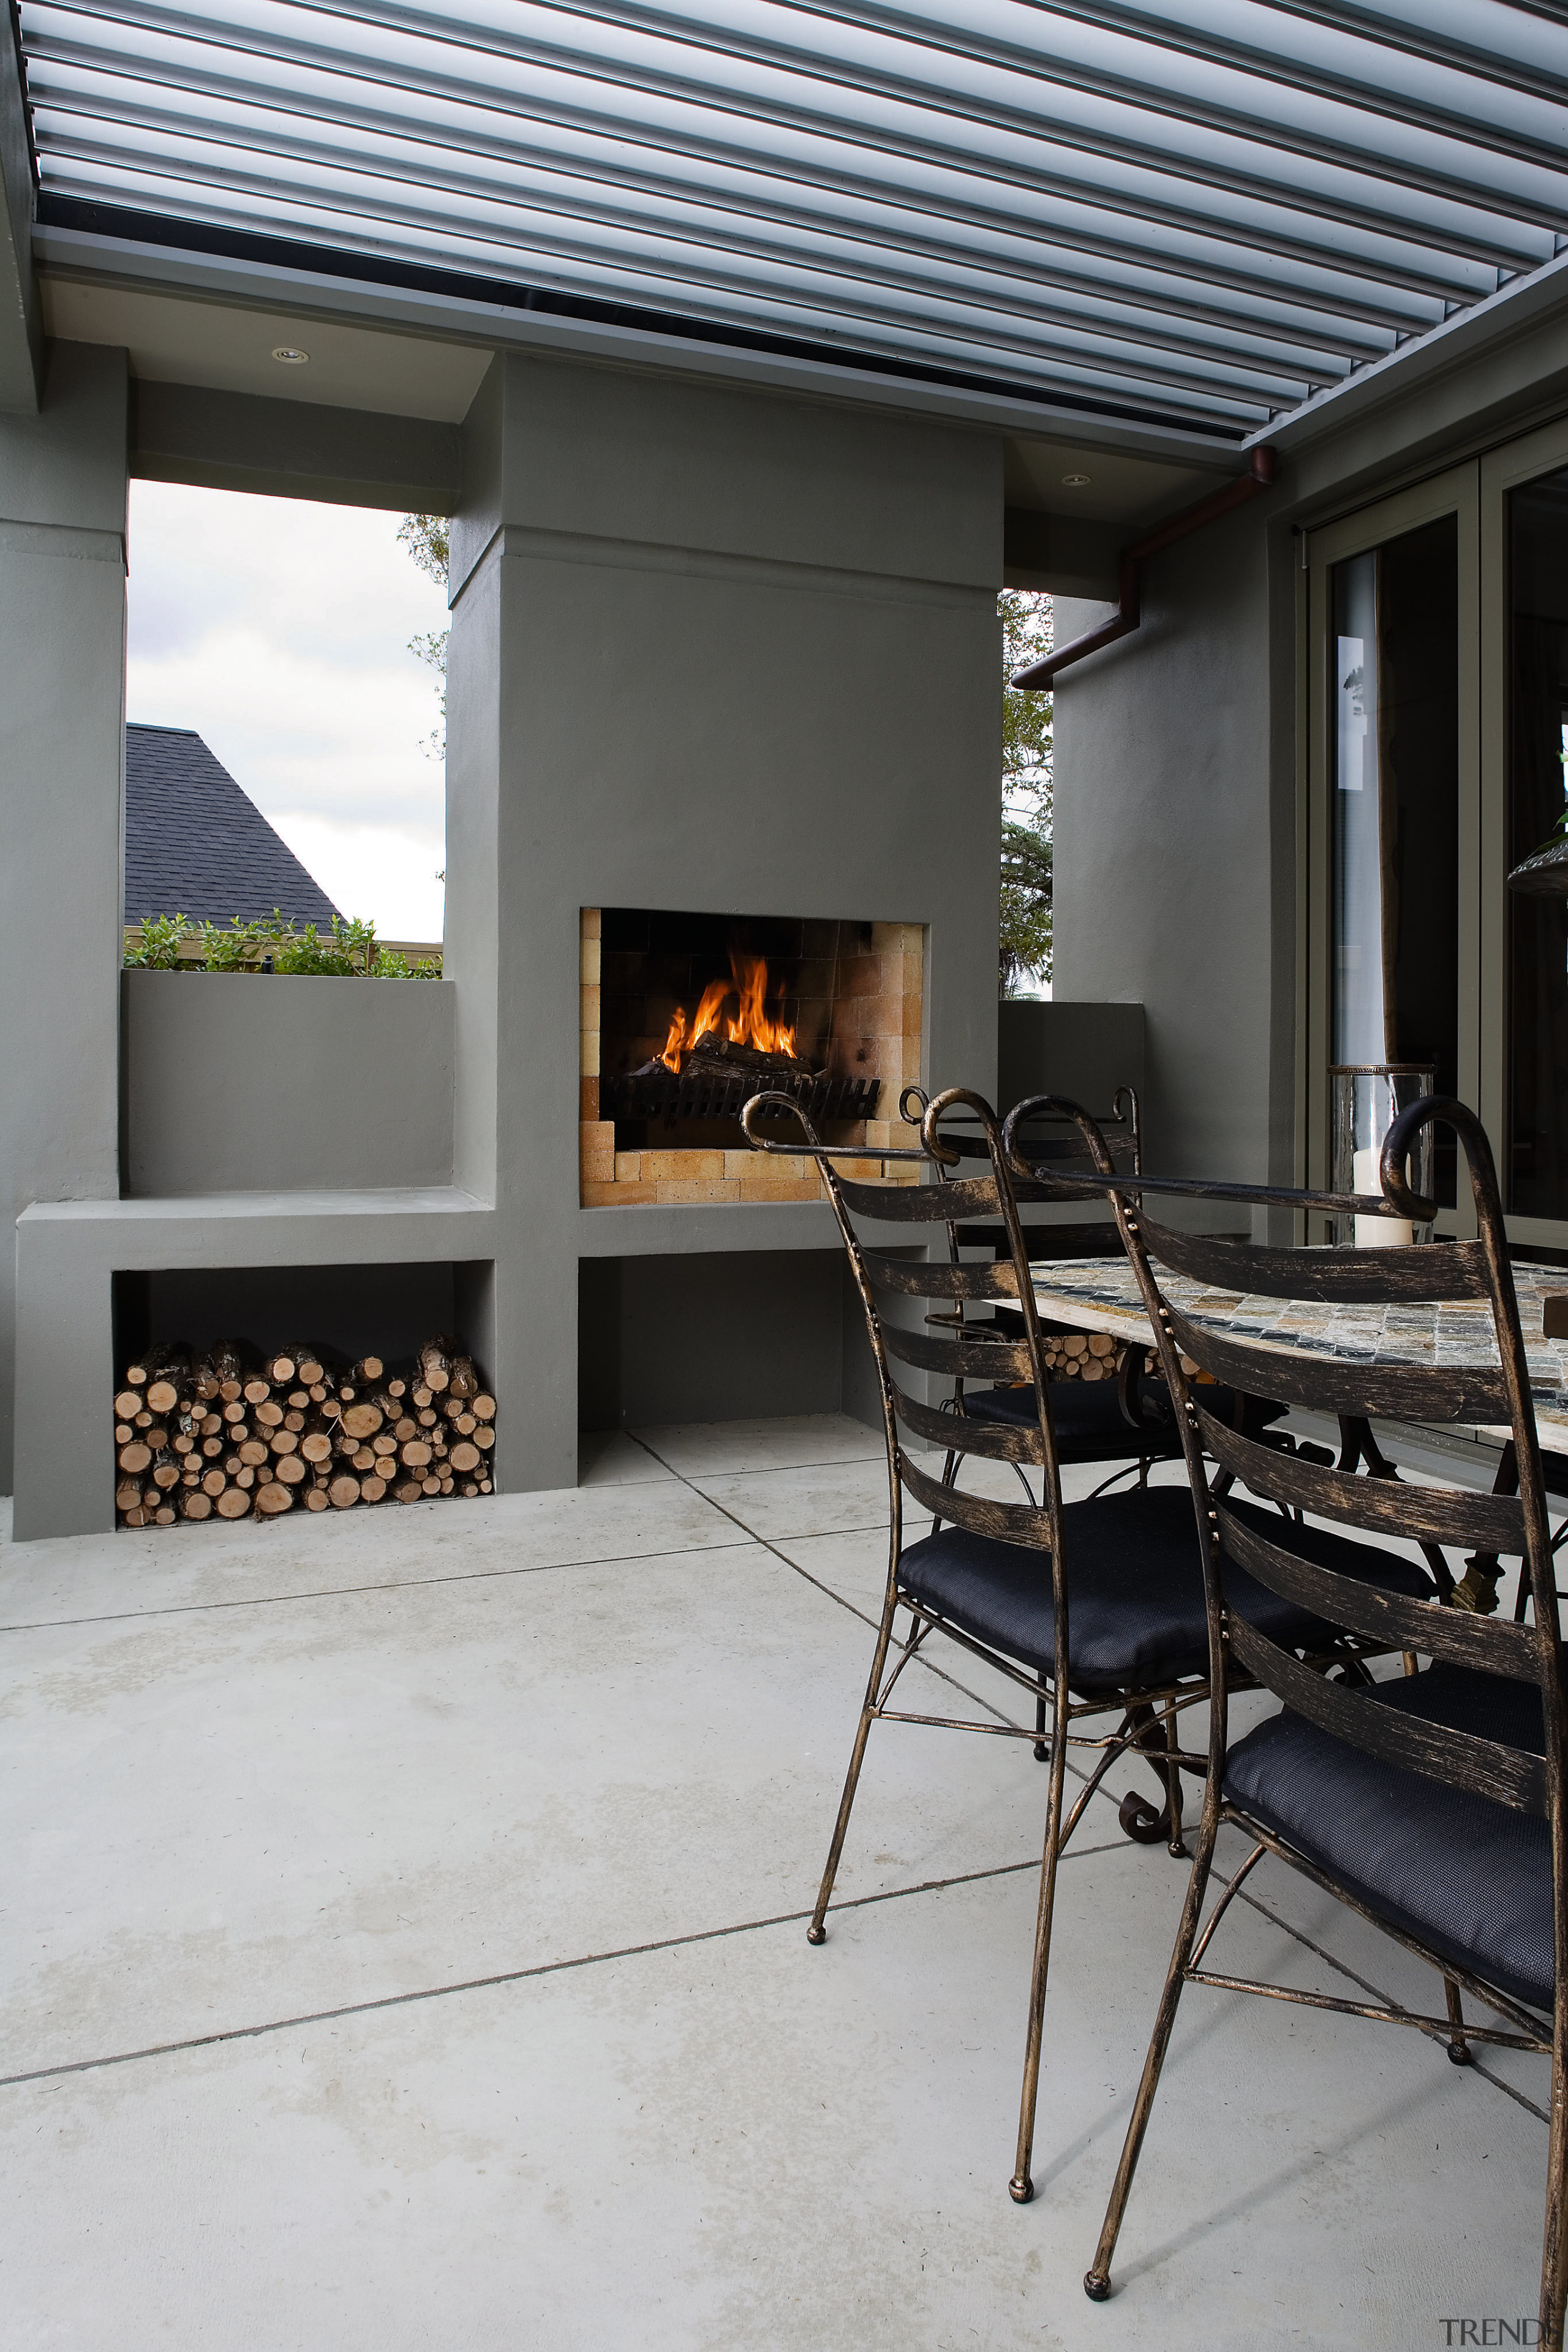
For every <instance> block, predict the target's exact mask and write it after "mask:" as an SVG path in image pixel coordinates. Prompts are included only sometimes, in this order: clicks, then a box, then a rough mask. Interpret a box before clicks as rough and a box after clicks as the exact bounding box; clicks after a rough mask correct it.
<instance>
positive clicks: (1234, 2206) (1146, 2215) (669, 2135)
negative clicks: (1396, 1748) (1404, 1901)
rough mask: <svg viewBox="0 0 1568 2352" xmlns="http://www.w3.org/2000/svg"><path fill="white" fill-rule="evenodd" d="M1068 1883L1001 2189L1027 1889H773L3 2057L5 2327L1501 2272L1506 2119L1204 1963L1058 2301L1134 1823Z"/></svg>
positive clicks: (1018, 1883) (790, 2321) (1026, 2325)
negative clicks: (82, 2069) (1136, 2143)
mask: <svg viewBox="0 0 1568 2352" xmlns="http://www.w3.org/2000/svg"><path fill="white" fill-rule="evenodd" d="M1064 1876H1072V1877H1075V1878H1077V1879H1078V1880H1079V1882H1080V1883H1081V1891H1080V1893H1079V1899H1078V1900H1076V1901H1075V1902H1073V1903H1072V1904H1070V1905H1069V1906H1065V1908H1064V1915H1063V1924H1062V1932H1061V1935H1060V1939H1059V1944H1058V1968H1057V1971H1056V1982H1055V1984H1054V1986H1053V1991H1052V2007H1051V2011H1050V2012H1049V2015H1050V2026H1051V2032H1050V2044H1049V2056H1048V2060H1047V2070H1046V2075H1045V2086H1044V2094H1043V2097H1042V2103H1041V2126H1040V2135H1039V2157H1038V2160H1037V2185H1038V2192H1039V2193H1038V2194H1037V2199H1036V2201H1035V2202H1034V2203H1033V2204H1032V2205H1030V2206H1027V2207H1025V2208H1018V2207H1016V2206H1014V2205H1013V2204H1012V2203H1011V2202H1010V2200H1009V2199H1008V2198H1007V2195H1006V2191H1005V2180H1006V2175H1007V2171H1008V2168H1009V2166H1010V2161H1011V2146H1012V2137H1013V2127H1014V2116H1015V2112H1016V2095H1017V2087H1018V2061H1019V2046H1018V2045H1019V2041H1020V2035H1019V2032H1018V2030H1017V2028H1018V2023H1019V2018H1018V2009H1017V2003H1016V1998H1015V1997H1014V1996H1015V1991H1016V1956H1017V1954H1018V1953H1019V1951H1020V1950H1022V1949H1025V1948H1026V1946H1027V1941H1028V1934H1029V1922H1030V1915H1031V1909H1032V1898H1031V1890H1030V1887H1029V1885H1028V1883H1027V1881H1026V1880H1025V1879H1022V1878H1004V1879H993V1880H989V1881H986V1882H984V1883H982V1884H979V1885H969V1886H964V1887H959V1888H953V1889H950V1890H948V1891H946V1892H943V1893H942V1894H937V1895H927V1896H923V1897H916V1898H911V1899H910V1900H909V1901H905V1902H891V1903H886V1904H880V1905H877V1906H871V1907H868V1908H865V1909H861V1910H859V1911H856V1912H851V1913H847V1914H845V1915H842V1916H840V1917H839V1919H838V1920H837V1922H836V1923H835V1927H834V1932H833V1934H832V1936H831V1937H830V1939H829V1941H828V1943H827V1945H826V1946H825V1947H824V1948H822V1949H821V1950H820V1951H817V1952H811V1951H809V1950H808V1949H807V1948H806V1946H805V1942H804V1940H803V1938H802V1937H801V1934H800V1930H799V1927H798V1925H791V1926H789V1927H779V1928H773V1929H768V1930H763V1931H761V1932H756V1933H752V1934H741V1935H735V1936H731V1937H721V1938H719V1939H716V1940H714V1941H712V1942H710V1943H706V1944H700V1945H695V1946H693V1945H684V1946H680V1947H678V1948H673V1949H667V1950H664V1951H660V1952H657V1953H650V1954H644V1955H640V1956H636V1957H631V1958H623V1959H616V1960H613V1961H610V1962H608V1963H605V1964H601V1965H599V1966H590V1967H584V1968H576V1969H566V1970H563V1971H561V1972H560V1973H558V1974H555V1975H553V1976H551V1977H547V1978H543V1979H532V1980H531V1981H528V1982H525V1983H521V1984H517V1985H511V1986H506V1987H499V1988H494V1989H490V1990H485V1991H482V1992H476V1993H470V1994H464V1995H458V1996H453V1997H448V1998H447V1999H443V2000H431V2001H420V2002H416V2003H413V2004H411V2005H409V2006H407V2007H405V2008H403V2009H401V2010H397V2011H381V2012H378V2013H375V2014H373V2015H371V2016H361V2017H356V2018H341V2019H337V2020H333V2021H322V2022H320V2023H316V2024H312V2025H310V2026H307V2027H303V2028H289V2029H285V2030H283V2031H280V2032H271V2033H268V2034H264V2035H262V2036H261V2037H259V2038H258V2039H255V2040H252V2041H249V2042H241V2043H231V2044H228V2045H226V2046H224V2047H221V2048H219V2049H216V2050H205V2051H187V2052H181V2053H173V2054H171V2055H169V2056H166V2057H163V2058H160V2059H157V2060H154V2061H151V2062H146V2063H142V2064H141V2065H138V2066H136V2067H131V2068H113V2069H108V2070H103V2071H100V2072H96V2073H92V2074H81V2075H77V2076H73V2077H68V2078H65V2079H64V2080H56V2081H55V2082H54V2083H52V2084H34V2085H29V2086H26V2088H23V2089H21V2090H15V2091H11V2092H9V2093H7V2094H6V2096H5V2102H4V2105H0V2136H3V2138H4V2141H5V2157H6V2161H5V2167H4V2170H5V2179H6V2180H7V2182H8V2183H9V2187H8V2189H7V2190H6V2191H5V2196H6V2200H7V2202H8V2204H9V2208H10V2210H9V2216H8V2224H7V2228H6V2231H5V2235H6V2239H7V2242H8V2244H9V2246H10V2248H11V2250H12V2251H11V2253H10V2256H9V2258H8V2261H7V2266H6V2267H7V2298H8V2309H9V2318H8V2332H9V2335H10V2340H11V2341H12V2342H15V2343H16V2344H17V2345H19V2346H24V2347H28V2352H31V2347H35V2346H37V2347H42V2346H45V2345H50V2346H52V2345H54V2344H57V2343H70V2344H73V2345H75V2344H79V2345H89V2346H93V2347H110V2346H120V2345H124V2344H131V2343H135V2344H142V2343H149V2344H150V2343H154V2342H156V2343H159V2344H169V2345H172V2346H176V2347H182V2352H183V2347H193V2352H194V2347H198V2346H209V2345H213V2344H227V2343H243V2344H245V2345H246V2346H247V2347H254V2352H285V2347H287V2352H295V2347H301V2346H314V2345H317V2344H329V2343H330V2344H331V2346H332V2347H334V2352H386V2347H395V2348H396V2352H402V2347H425V2346H428V2345H433V2344H461V2345H463V2346H464V2347H471V2352H491V2347H494V2352H502V2347H505V2352H511V2347H515V2346H519V2345H524V2346H528V2347H542V2352H553V2347H574V2352H575V2347H601V2346H606V2345H627V2346H635V2347H639V2352H692V2347H695V2352H753V2347H754V2352H773V2347H781V2346H783V2347H802V2352H819V2347H820V2348H822V2352H839V2347H842V2352H852V2347H864V2346H870V2347H887V2352H906V2347H911V2346H916V2347H942V2352H948V2347H962V2346H963V2345H967V2344H979V2345H982V2346H984V2347H994V2352H1010V2347H1020V2348H1021V2347H1038V2346H1045V2347H1054V2348H1055V2352H1173V2347H1174V2352H1184V2347H1194V2352H1196V2347H1204V2352H1260V2348H1261V2347H1276V2346H1279V2347H1284V2346H1291V2347H1303V2346H1304V2347H1333V2352H1343V2347H1347V2346H1357V2347H1361V2346H1365V2347H1378V2352H1382V2347H1390V2352H1393V2347H1418V2346H1422V2345H1425V2344H1426V2343H1428V2342H1436V2343H1440V2342H1441V2341H1442V2340H1443V2339H1442V2335H1441V2330H1440V2324H1439V2323H1440V2321H1441V2319H1442V2317H1443V2316H1444V2315H1452V2314H1454V2313H1456V2312H1458V2313H1466V2312H1474V2313H1485V2312H1503V2313H1508V2314H1513V2313H1515V2312H1517V2311H1520V2310H1525V2311H1528V2310H1530V2309H1531V2307H1532V2297H1533V2278H1534V2269H1535V2264H1536V2261H1537V2256H1538V2245H1539V2229H1540V2210H1541V2182H1542V2169H1543V2158H1544V2135H1543V2134H1542V2131H1541V2128H1540V2126H1538V2125H1536V2124H1535V2123H1534V2122H1533V2120H1532V2119H1531V2118H1529V2117H1526V2116H1522V2115H1521V2111H1520V2110H1519V2109H1518V2108H1517V2107H1516V2106H1515V2105H1513V2104H1512V2103H1511V2102H1510V2101H1509V2100H1507V2099H1506V2098H1505V2097H1504V2096H1503V2095H1501V2094H1500V2092H1498V2091H1496V2090H1494V2089H1493V2088H1492V2087H1491V2086H1490V2085H1489V2084H1486V2083H1484V2082H1482V2081H1479V2079H1474V2078H1467V2077H1465V2076H1462V2075H1458V2074H1456V2073H1455V2071H1454V2070H1453V2069H1452V2068H1451V2067H1449V2066H1448V2065H1447V2063H1446V2061H1444V2060H1443V2059H1442V2058H1441V2056H1440V2055H1439V2054H1438V2053H1434V2052H1432V2051H1431V2050H1430V2049H1429V2048H1428V2047H1427V2046H1426V2044H1424V2043H1422V2042H1419V2041H1417V2040H1415V2037H1408V2036H1403V2035H1399V2034H1395V2033H1391V2032H1386V2031H1384V2032H1378V2031H1377V2030H1375V2029H1373V2028H1370V2027H1365V2028H1362V2029H1361V2030H1360V2032H1361V2038H1360V2039H1359V2040H1358V2041H1357V2042H1354V2043H1353V2044H1352V2047H1351V2048H1350V2049H1349V2050H1348V2051H1347V2049H1346V2047H1345V2045H1344V2040H1343V2035H1344V2032H1345V2031H1346V2029H1345V2028H1344V2027H1342V2025H1341V2023H1340V2021H1335V2020H1325V2019H1323V2018H1321V2017H1320V2016H1316V2015H1313V2014H1311V2013H1309V2012H1306V2011H1293V2012H1291V2017H1292V2020H1293V2021H1294V2030H1293V2031H1292V2032H1287V2033H1283V2034H1282V2033H1280V2032H1279V2031H1278V2030H1276V2029H1277V2016H1275V2015H1269V2014H1266V2013H1265V2012H1266V2011H1268V2010H1270V2009H1271V2008H1272V2005H1271V2004H1263V2003H1258V2002H1247V2001H1243V2000H1237V1999H1235V1998H1229V1999H1226V1997H1222V1996H1215V1995H1208V1996H1206V1997H1205V1999H1206V2002H1207V2006H1206V2007H1205V2008H1204V2009H1202V2010H1200V2009H1199V2007H1198V2003H1197V2000H1196V1999H1193V2000H1191V2001H1190V2004H1189V2007H1188V2009H1187V2011H1185V2012H1184V2015H1183V2016H1182V2018H1181V2019H1180V2020H1179V2021H1178V2025H1177V2031H1176V2035H1175V2039H1174V2042H1173V2050H1172V2054H1171V2059H1170V2062H1169V2065H1168V2069H1167V2083H1166V2095H1165V2097H1164V2099H1163V2103H1162V2105H1161V2106H1160V2107H1159V2108H1158V2109H1157V2111H1156V2116H1155V2121H1154V2126H1153V2128H1152V2132H1151V2136H1150V2141H1149V2145H1148V2148H1147V2151H1146V2154H1145V2158H1144V2163H1143V2167H1142V2174H1141V2177H1140V2180H1139V2183H1138V2186H1137V2189H1136V2191H1135V2196H1134V2201H1133V2204H1132V2207H1131V2213H1130V2216H1129V2221H1128V2225H1127V2230H1126V2232H1125V2236H1124V2241H1123V2251H1122V2257H1121V2262H1120V2263H1119V2266H1118V2272H1117V2280H1118V2291H1117V2294H1116V2295H1115V2297H1114V2299H1113V2300H1112V2302H1111V2303H1110V2305H1104V2306H1095V2305H1089V2303H1087V2302H1086V2300H1085V2298H1084V2296H1083V2294H1082V2291H1081V2288H1080V2285H1079V2280H1080V2278H1081V2274H1082V2272H1083V2270H1084V2267H1085V2265H1086V2263H1087V2261H1088V2259H1089V2253H1090V2252H1091V2251H1092V2247H1093V2242H1094V2238H1095V2235H1096V2232H1097V2230H1098V2226H1099V2221H1100V2213H1101V2210H1102V2209H1103V2203H1104V2199H1105V2195H1106V2191H1107V2187H1108V2183H1109V2180H1110V2173H1111V2170H1112V2168H1113V2166H1114V2163H1115V2159H1116V2156H1117V2153H1118V2149H1119V2147H1120V2142H1121V2133H1122V2130H1123V2127H1124V2123H1125V2117H1126V2113H1127V2108H1128V2105H1129V2101H1130V2097H1131V2087H1132V2082H1133V2079H1134V2077H1135V2074H1136V2071H1137V2066H1138V2063H1139V2061H1140V2059H1141V2055H1142V2040H1143V2036H1144V2032H1145V2031H1146V2026H1147V2020H1148V2015H1149V2012H1150V2011H1151V2009H1152V1999H1153V1994H1154V1989H1155V1986H1156V1984H1157V1979H1158V1968H1157V1966H1156V1965H1155V1964H1154V1960H1153V1956H1154V1954H1155V1952H1156V1951H1157V1950H1158V1948H1159V1947H1160V1946H1161V1945H1162V1944H1163V1943H1164V1942H1165V1941H1166V1940H1167V1937H1168V1932H1169V1929H1170V1926H1171V1923H1172V1920H1173V1914H1174V1908H1175V1900H1176V1893H1177V1889H1176V1886H1175V1884H1174V1882H1173V1881H1172V1880H1167V1879H1164V1878H1162V1877H1160V1876H1159V1875H1155V1874H1149V1873H1147V1872H1144V1871H1142V1870H1140V1868H1139V1867H1138V1866H1137V1863H1136V1859H1135V1858H1134V1857H1131V1856H1130V1855H1128V1854H1127V1853H1125V1852H1121V1853H1115V1854H1110V1855H1086V1856H1085V1857H1083V1858H1082V1859H1080V1860H1079V1861H1078V1862H1076V1863H1074V1864H1070V1865H1068V1869H1067V1871H1066V1872H1064ZM1111 1917H1113V1918H1114V1921H1115V1932H1113V1933H1108V1932H1107V1928H1108V1925H1109V1921H1110V1918H1111ZM1261 1940H1262V1938H1261V1937H1260V1941H1261Z"/></svg>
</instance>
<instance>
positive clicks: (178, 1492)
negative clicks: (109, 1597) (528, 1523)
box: [113, 1333, 496, 1528]
mask: <svg viewBox="0 0 1568 2352" xmlns="http://www.w3.org/2000/svg"><path fill="white" fill-rule="evenodd" d="M113 1410H114V1460H115V1490H114V1507H115V1516H116V1518H117V1520H118V1521H119V1524H120V1525H121V1526H122V1527H129V1528H145V1527H173V1526H174V1525H175V1524H176V1522H177V1521H179V1520H182V1519H183V1520H187V1521H191V1522H194V1523H200V1522H201V1521H202V1520H204V1519H210V1518H213V1517H216V1518H220V1519H241V1518H246V1517H251V1516H254V1517H258V1518H262V1519H269V1518H281V1517H283V1516H284V1515H285V1514H286V1513H288V1512H289V1511H291V1510H293V1509H296V1508H298V1507H303V1508H304V1509H306V1510H308V1511H324V1510H340V1511H344V1510H352V1509H353V1508H355V1507H357V1506H359V1505H360V1504H362V1503H365V1504H370V1503H379V1502H381V1501H383V1500H384V1498H385V1497H386V1496H388V1495H392V1496H395V1498H396V1500H397V1501H399V1502H405V1503H409V1502H418V1501H422V1500H423V1499H425V1498H426V1496H429V1497H440V1496H476V1495H488V1494H489V1493H491V1492H492V1491H493V1487H494V1481H493V1479H492V1477H491V1475H490V1471H489V1450H490V1448H491V1447H492V1446H493V1445H494V1444H495V1431H494V1428H493V1426H492V1424H493V1423H494V1419H495V1410H496V1406H495V1399H494V1397H493V1396H491V1395H490V1394H489V1392H488V1391H486V1390H485V1389H484V1387H483V1385H482V1383H481V1379H480V1375H479V1370H478V1369H477V1367H476V1366H475V1364H474V1361H473V1359H472V1357H471V1356H469V1355H468V1352H467V1350H466V1349H464V1347H463V1343H462V1341H461V1340H460V1339H457V1338H455V1337H453V1336H452V1335H451V1334H449V1333H443V1334H441V1335H440V1336H438V1337H437V1338H436V1339H428V1340H426V1342H425V1344H424V1346H423V1347H422V1348H421V1349H419V1351H418V1354H417V1356H416V1358H415V1360H414V1361H413V1362H412V1364H410V1365H408V1366H406V1367H405V1369H404V1370H401V1371H395V1372H393V1373H392V1374H391V1375H390V1376H388V1374H387V1368H386V1366H385V1364H384V1360H383V1359H382V1358H380V1357H379V1356H363V1357H361V1358H360V1359H359V1360H358V1362H357V1363H355V1364H354V1365H353V1367H352V1369H351V1368H350V1367H349V1365H348V1364H347V1361H346V1360H345V1359H344V1358H342V1357H341V1356H338V1355H336V1354H335V1353H334V1352H333V1351H332V1350H331V1349H327V1348H324V1347H322V1346H321V1345H320V1344H318V1343H315V1342H310V1343H305V1342H291V1343H290V1344H289V1345H288V1346H286V1347H283V1348H279V1349H273V1350H272V1351H271V1352H270V1354H268V1355H266V1356H262V1355H260V1354H259V1353H258V1351H257V1350H256V1349H253V1348H250V1347H249V1346H247V1344H246V1343H245V1342H243V1341H239V1340H228V1341H225V1342H223V1343H222V1344H221V1345H220V1346H218V1347H216V1348H213V1349H209V1350H208V1352H207V1353H206V1354H205V1356H200V1357H198V1356H196V1355H195V1353H194V1351H193V1350H192V1349H189V1348H186V1347H165V1348H162V1349H155V1350H154V1349H149V1350H148V1351H147V1352H146V1354H145V1355H143V1356H142V1357H141V1358H140V1359H138V1360H137V1361H136V1362H135V1363H132V1364H129V1365H127V1366H126V1368H125V1373H124V1378H123V1381H122V1383H121V1386H119V1387H118V1388H117V1389H116V1391H115V1393H114V1400H113Z"/></svg>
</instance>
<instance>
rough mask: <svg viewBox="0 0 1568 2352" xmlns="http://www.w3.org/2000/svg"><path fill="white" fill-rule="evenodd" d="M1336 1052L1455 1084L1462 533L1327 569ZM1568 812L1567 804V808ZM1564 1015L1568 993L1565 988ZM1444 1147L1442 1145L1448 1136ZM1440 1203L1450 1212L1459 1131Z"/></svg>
mask: <svg viewBox="0 0 1568 2352" xmlns="http://www.w3.org/2000/svg"><path fill="white" fill-rule="evenodd" d="M1330 628H1331V638H1330V660H1331V688H1332V702H1331V712H1332V719H1331V723H1332V732H1333V745H1332V760H1331V774H1330V782H1331V791H1332V796H1333V822H1332V839H1331V860H1332V876H1331V900H1332V909H1333V942H1332V964H1331V1007H1330V1034H1331V1046H1332V1051H1331V1059H1332V1060H1333V1061H1334V1062H1337V1063H1346V1062H1350V1063H1367V1062H1433V1063H1435V1064H1436V1091H1437V1093H1438V1094H1440V1095H1442V1094H1456V1093H1458V1086H1459V1071H1458V1036H1459V971H1458V937H1459V710H1458V522H1457V520H1456V518H1455V516H1453V515H1452V514H1447V515H1442V516H1439V517H1438V519H1437V520H1436V521H1434V522H1429V523H1426V524H1424V525H1423V526H1422V527H1421V529H1420V530H1411V531H1405V532H1404V533H1403V534H1402V535H1401V536H1399V537H1398V538H1395V539H1390V540H1385V541H1384V542H1383V544H1382V545H1381V546H1379V547H1374V548H1369V549H1367V550H1365V551H1363V552H1362V553H1359V554H1356V555H1352V556H1349V557H1347V558H1346V559H1345V560H1344V561H1343V562H1340V563H1336V564H1335V565H1334V566H1333V567H1332V571H1331V614H1330ZM1559 804H1560V805H1561V802H1560V803H1559ZM1565 1008H1568V996H1565ZM1445 1142H1446V1143H1447V1151H1446V1153H1445V1151H1444V1150H1443V1145H1444V1143H1445ZM1436 1181H1437V1197H1438V1199H1439V1200H1440V1201H1442V1202H1445V1203H1447V1204H1448V1205H1450V1206H1451V1205H1452V1203H1453V1200H1454V1160H1453V1144H1452V1139H1451V1138H1449V1137H1447V1136H1445V1135H1443V1134H1441V1133H1440V1136H1439V1151H1438V1163H1437V1169H1436Z"/></svg>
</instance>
